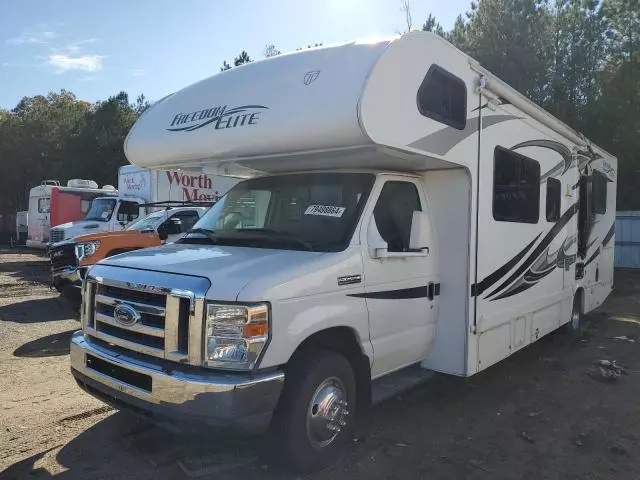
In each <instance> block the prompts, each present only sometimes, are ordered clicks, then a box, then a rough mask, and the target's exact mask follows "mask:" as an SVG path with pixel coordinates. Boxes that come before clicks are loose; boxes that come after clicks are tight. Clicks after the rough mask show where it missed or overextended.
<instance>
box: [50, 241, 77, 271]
mask: <svg viewBox="0 0 640 480" xmlns="http://www.w3.org/2000/svg"><path fill="white" fill-rule="evenodd" d="M49 257H50V258H51V270H52V271H53V272H54V273H55V272H58V271H60V270H63V269H65V268H70V267H76V266H77V265H78V260H77V258H76V253H75V246H74V245H73V244H68V245H62V246H60V247H55V248H52V249H51V250H50V252H49Z"/></svg>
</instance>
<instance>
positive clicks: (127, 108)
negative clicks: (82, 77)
mask: <svg viewBox="0 0 640 480" xmlns="http://www.w3.org/2000/svg"><path fill="white" fill-rule="evenodd" d="M148 106H149V103H148V102H147V100H146V99H145V98H144V95H141V96H139V97H138V99H137V100H136V103H135V104H133V105H130V104H129V97H128V96H127V94H126V93H125V92H120V93H119V94H117V95H115V96H113V97H110V98H109V99H108V100H107V101H104V102H97V103H93V104H91V103H88V102H84V101H81V100H78V99H77V98H76V97H75V95H73V94H72V93H70V92H67V91H65V90H62V91H60V92H52V93H50V94H48V95H47V96H46V97H45V96H42V95H37V96H35V97H24V98H23V99H22V100H20V102H19V103H18V105H17V106H16V107H15V108H14V109H13V110H11V111H6V110H0V171H1V172H2V175H0V191H1V192H2V195H0V212H2V211H4V212H14V211H16V210H20V209H24V208H26V207H27V199H28V195H29V189H30V188H31V187H34V186H35V185H38V184H39V183H40V182H41V181H42V180H46V179H56V180H61V181H62V182H66V181H67V180H69V179H71V178H88V179H91V180H95V181H96V182H98V183H99V184H101V185H104V184H107V183H110V184H114V183H115V182H116V181H117V169H118V167H119V166H120V165H125V164H127V163H128V162H127V161H126V158H125V156H124V149H123V148H124V147H123V144H124V138H125V136H126V134H127V133H128V131H129V129H130V128H131V126H132V125H133V123H134V122H135V120H136V119H137V118H138V116H139V114H140V113H142V112H143V111H144V110H145V109H146V108H147V107H148Z"/></svg>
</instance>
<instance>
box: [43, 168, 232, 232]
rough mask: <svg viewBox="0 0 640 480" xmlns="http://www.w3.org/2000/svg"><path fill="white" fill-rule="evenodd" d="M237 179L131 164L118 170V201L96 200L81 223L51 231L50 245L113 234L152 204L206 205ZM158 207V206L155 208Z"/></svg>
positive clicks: (149, 209) (69, 224)
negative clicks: (91, 234)
mask: <svg viewBox="0 0 640 480" xmlns="http://www.w3.org/2000/svg"><path fill="white" fill-rule="evenodd" d="M237 181H238V180H237V179H235V178H230V177H221V176H216V175H207V174H203V173H197V174H195V175H194V174H193V173H189V172H186V171H183V170H179V169H176V170H150V169H147V168H140V167H137V166H135V165H125V166H122V167H120V168H119V169H118V192H119V195H118V198H114V197H112V196H109V197H104V198H96V199H94V200H93V202H92V203H91V208H90V209H89V211H88V212H87V214H86V215H85V217H84V219H83V220H80V221H75V222H68V223H63V224H61V225H58V226H56V227H55V228H52V229H51V234H50V237H51V238H50V243H57V242H61V241H63V240H68V239H71V238H73V237H75V236H77V235H85V234H88V233H99V232H116V231H119V230H122V229H124V227H125V226H126V225H127V224H128V223H129V222H132V221H133V220H136V219H137V218H138V217H140V216H145V215H147V214H148V213H150V212H152V211H154V210H156V209H157V208H155V207H154V205H153V204H155V203H163V204H164V205H163V207H162V208H166V202H176V205H177V204H179V203H180V202H194V201H195V202H206V203H208V204H210V203H211V202H215V201H216V199H217V198H218V197H219V196H221V195H222V194H224V193H226V191H227V190H229V188H231V187H232V186H233V185H235V184H236V182H237ZM158 208H160V207H158Z"/></svg>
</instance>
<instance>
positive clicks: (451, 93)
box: [418, 65, 467, 130]
mask: <svg viewBox="0 0 640 480" xmlns="http://www.w3.org/2000/svg"><path fill="white" fill-rule="evenodd" d="M418 110H419V111H420V113H421V114H422V115H424V116H425V117H429V118H433V119H434V120H437V121H438V122H441V123H444V124H445V125H450V126H452V127H454V128H457V129H458V130H462V129H464V127H465V126H466V124H467V87H466V85H465V84H464V82H463V81H462V80H461V79H459V78H458V77H456V76H455V75H452V74H451V73H449V72H447V71H446V70H444V69H442V68H440V67H439V66H437V65H433V66H432V67H431V68H430V69H429V71H428V72H427V76H426V77H425V79H424V80H423V82H422V85H420V88H419V89H418Z"/></svg>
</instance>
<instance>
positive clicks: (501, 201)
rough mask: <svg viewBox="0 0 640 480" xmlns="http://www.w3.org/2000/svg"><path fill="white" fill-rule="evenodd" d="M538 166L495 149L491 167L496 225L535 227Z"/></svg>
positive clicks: (538, 192)
mask: <svg viewBox="0 0 640 480" xmlns="http://www.w3.org/2000/svg"><path fill="white" fill-rule="evenodd" d="M539 216H540V164H539V163H538V162H536V161H535V160H532V159H531V158H528V157H525V156H524V155H520V154H518V153H515V152H512V151H511V150H507V149H505V148H502V147H496V149H495V153H494V165H493V218H494V219H495V220H497V221H499V222H518V223H538V217H539Z"/></svg>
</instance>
